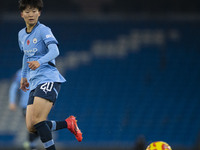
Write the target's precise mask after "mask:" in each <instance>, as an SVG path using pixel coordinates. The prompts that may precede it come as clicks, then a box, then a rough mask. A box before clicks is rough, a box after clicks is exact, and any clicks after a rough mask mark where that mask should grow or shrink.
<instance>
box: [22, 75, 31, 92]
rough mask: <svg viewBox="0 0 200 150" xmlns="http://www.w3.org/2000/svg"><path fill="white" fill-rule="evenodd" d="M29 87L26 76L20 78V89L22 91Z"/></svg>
mask: <svg viewBox="0 0 200 150" xmlns="http://www.w3.org/2000/svg"><path fill="white" fill-rule="evenodd" d="M28 87H29V83H28V81H27V78H21V81H20V89H22V90H23V91H24V92H26V91H28V90H29V89H28Z"/></svg>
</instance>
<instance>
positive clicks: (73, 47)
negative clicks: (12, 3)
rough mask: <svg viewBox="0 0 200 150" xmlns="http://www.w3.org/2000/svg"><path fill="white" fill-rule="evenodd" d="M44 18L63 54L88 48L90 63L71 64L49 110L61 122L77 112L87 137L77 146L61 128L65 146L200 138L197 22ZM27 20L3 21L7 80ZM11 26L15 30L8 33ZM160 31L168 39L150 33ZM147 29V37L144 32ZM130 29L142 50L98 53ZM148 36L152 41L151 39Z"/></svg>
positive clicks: (190, 142) (186, 143) (188, 143)
mask: <svg viewBox="0 0 200 150" xmlns="http://www.w3.org/2000/svg"><path fill="white" fill-rule="evenodd" d="M45 24H48V25H49V26H50V27H51V28H52V30H53V32H54V35H55V36H56V37H57V39H58V41H59V43H60V52H61V56H60V57H63V56H64V55H70V53H69V52H76V54H77V55H78V54H81V53H82V52H83V51H84V52H87V53H88V54H89V56H90V59H89V60H88V62H87V63H80V64H79V65H78V66H76V67H69V68H66V70H67V71H66V72H65V73H64V76H65V77H66V79H67V83H65V84H63V85H62V90H61V92H60V95H59V98H58V100H57V103H56V105H55V106H54V108H53V110H52V112H51V114H50V119H55V118H56V119H57V120H60V119H64V118H65V117H66V116H68V115H71V114H73V115H75V116H77V119H78V122H79V126H80V128H81V129H82V132H83V135H84V140H83V142H82V143H78V144H77V142H76V141H75V139H74V137H73V136H72V135H71V134H69V132H68V131H63V130H62V131H59V132H57V134H56V141H57V142H58V143H59V144H60V145H62V146H63V145H64V146H71V147H90V146H97V147H118V146H121V147H122V149H123V148H124V147H128V148H130V147H132V146H133V145H134V143H135V142H136V141H137V139H138V137H141V136H144V137H145V140H146V142H147V143H149V142H152V141H155V140H163V141H167V142H168V143H170V145H171V146H173V147H188V148H191V147H194V145H195V144H197V143H196V142H197V141H198V134H199V125H200V116H199V105H200V101H199V97H200V95H199V94H200V93H199V90H200V88H199V83H200V80H199V75H200V71H199V65H200V60H199V54H200V51H199V45H198V43H199V38H198V37H199V35H200V30H199V25H200V23H199V22H198V21H190V22H184V21H177V22H174V21H159V20H157V21H135V20H132V21H131V20H123V21H122V20H121V21H107V20H104V21H91V20H82V21H71V20H70V21H58V22H51V21H46V22H45ZM23 25H24V24H23V23H22V22H20V23H15V22H2V23H1V24H0V26H1V27H0V30H1V35H0V39H1V43H2V44H1V47H0V51H1V56H0V57H1V58H0V64H1V68H2V70H5V71H3V72H1V74H0V79H10V78H11V77H12V75H13V74H14V73H15V71H16V70H17V69H18V68H19V67H20V66H21V57H22V53H20V51H19V49H18V45H17V32H18V30H19V29H20V28H22V27H23ZM13 26H15V28H12V27H13ZM5 29H6V30H5ZM8 30H9V31H10V34H9V36H6V37H5V36H4V35H5V34H7V31H8ZM158 31H159V32H160V33H161V35H162V36H163V37H162V36H161V37H158V41H159V40H161V42H160V43H158V44H156V43H154V42H152V39H151V35H152V34H153V35H154V33H156V32H158ZM136 33H139V34H136ZM144 33H146V34H147V35H146V36H144V37H140V35H145V34H144ZM174 33H175V34H174ZM171 34H172V35H171ZM173 34H174V36H173ZM131 35H132V36H134V35H137V39H138V41H137V42H138V43H140V44H139V47H138V48H137V49H136V50H133V49H131V48H130V47H129V50H126V54H125V55H124V54H123V53H122V54H120V55H121V56H120V55H118V56H115V55H108V54H106V53H105V54H104V55H103V56H101V55H100V56H98V55H95V53H94V52H93V51H92V50H93V48H94V47H92V46H94V45H95V43H98V42H99V43H101V44H100V45H101V46H102V47H100V48H102V51H103V48H106V49H107V50H108V51H109V45H107V43H111V45H112V46H114V45H113V44H117V43H118V42H119V41H120V39H124V40H131V37H132V36H131ZM138 35H139V36H138ZM149 36H150V41H149V43H148V40H145V37H146V38H148V37H149ZM134 40H136V39H134ZM134 40H133V41H132V42H135V41H134ZM145 41H146V43H145ZM138 43H136V44H138ZM104 45H107V46H108V47H106V46H104ZM133 45H134V44H133ZM119 46H120V45H119ZM116 52H118V50H116ZM75 58H76V57H75ZM80 58H81V55H80ZM80 58H79V57H77V59H80ZM61 60H62V61H63V60H65V58H62V59H61ZM62 61H61V63H59V64H60V65H63V64H62ZM63 63H64V61H63ZM4 134H5V133H4ZM7 137H8V136H7ZM3 139H4V140H5V141H6V139H5V138H3ZM8 141H9V140H8Z"/></svg>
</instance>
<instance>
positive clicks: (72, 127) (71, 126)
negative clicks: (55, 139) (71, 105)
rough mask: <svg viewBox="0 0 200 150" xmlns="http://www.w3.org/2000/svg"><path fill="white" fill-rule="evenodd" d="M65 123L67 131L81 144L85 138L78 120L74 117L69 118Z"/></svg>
mask: <svg viewBox="0 0 200 150" xmlns="http://www.w3.org/2000/svg"><path fill="white" fill-rule="evenodd" d="M65 121H66V122H67V129H68V130H69V131H71V133H73V134H74V135H75V137H76V139H77V140H78V141H79V142H81V141H82V139H83V137H82V133H81V130H80V129H79V128H78V125H77V120H76V118H75V117H74V116H69V117H68V118H67V119H65Z"/></svg>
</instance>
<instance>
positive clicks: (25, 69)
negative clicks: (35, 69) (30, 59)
mask: <svg viewBox="0 0 200 150" xmlns="http://www.w3.org/2000/svg"><path fill="white" fill-rule="evenodd" d="M27 73H28V63H27V55H25V54H24V56H23V60H22V72H21V77H22V78H27Z"/></svg>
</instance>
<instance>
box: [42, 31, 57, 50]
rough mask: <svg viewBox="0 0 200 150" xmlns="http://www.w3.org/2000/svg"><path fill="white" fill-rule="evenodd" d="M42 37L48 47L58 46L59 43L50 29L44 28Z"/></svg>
mask: <svg viewBox="0 0 200 150" xmlns="http://www.w3.org/2000/svg"><path fill="white" fill-rule="evenodd" d="M41 37H42V40H43V41H44V43H45V45H46V46H47V47H48V45H49V44H57V45H58V41H57V40H56V38H55V37H54V35H53V33H52V32H51V29H50V28H48V27H43V28H42V29H41Z"/></svg>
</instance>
